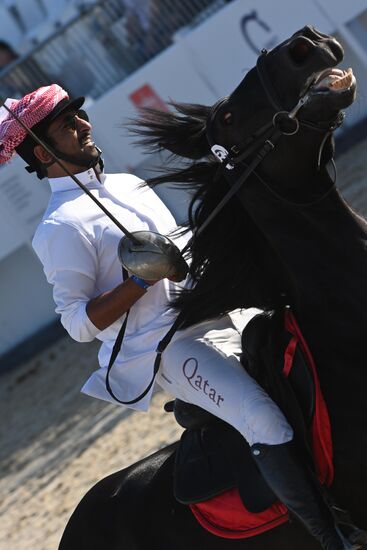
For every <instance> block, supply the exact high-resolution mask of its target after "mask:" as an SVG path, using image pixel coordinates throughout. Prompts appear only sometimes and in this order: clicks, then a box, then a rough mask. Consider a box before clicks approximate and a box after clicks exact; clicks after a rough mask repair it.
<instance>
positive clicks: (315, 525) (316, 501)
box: [251, 441, 351, 550]
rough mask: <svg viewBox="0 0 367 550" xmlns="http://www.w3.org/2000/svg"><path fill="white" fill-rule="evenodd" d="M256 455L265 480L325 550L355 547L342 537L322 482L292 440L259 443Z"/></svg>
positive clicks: (255, 457)
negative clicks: (322, 489)
mask: <svg viewBox="0 0 367 550" xmlns="http://www.w3.org/2000/svg"><path fill="white" fill-rule="evenodd" d="M251 451H252V456H253V458H254V460H255V462H256V464H257V466H258V468H259V470H260V472H261V474H262V476H263V477H264V479H265V481H266V482H267V484H268V485H269V487H270V488H271V489H272V491H273V492H274V493H275V494H276V496H277V497H278V498H279V500H280V501H281V502H283V504H285V506H287V508H288V509H289V511H290V512H292V513H293V514H294V515H295V516H296V517H297V518H298V519H299V520H300V521H301V522H302V523H303V524H304V526H305V527H306V528H307V529H308V531H309V532H310V533H311V535H313V536H314V537H315V538H316V539H317V540H318V541H319V542H320V544H321V547H322V548H324V550H345V549H350V548H351V545H350V544H349V543H348V542H347V541H345V540H344V539H342V537H341V535H340V536H339V533H338V531H337V530H336V526H335V521H334V518H333V515H332V513H331V511H330V508H329V507H328V505H327V504H326V503H325V501H324V499H323V497H322V495H321V490H320V488H319V487H318V482H317V481H316V479H314V478H313V475H312V474H311V472H309V471H308V470H307V468H306V466H305V465H303V464H302V463H301V459H300V458H299V457H297V453H296V450H295V446H294V443H293V442H292V441H290V442H288V443H283V444H281V445H264V444H259V443H256V444H254V445H253V446H252V447H251Z"/></svg>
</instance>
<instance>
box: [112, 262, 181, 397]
mask: <svg viewBox="0 0 367 550" xmlns="http://www.w3.org/2000/svg"><path fill="white" fill-rule="evenodd" d="M127 276H128V273H127V271H126V270H125V268H123V277H124V281H125V280H126V278H127ZM129 313H130V310H128V311H127V312H126V315H125V319H124V322H123V323H122V325H121V328H120V330H119V333H118V335H117V338H116V341H115V343H114V346H113V348H112V352H111V357H110V361H109V363H108V367H107V373H106V389H107V391H108V393H109V394H110V396H111V397H112V398H113V399H114V400H115V401H117V402H118V403H121V405H134V404H135V403H137V402H138V401H140V400H141V399H143V398H144V397H145V396H146V395H147V393H148V392H149V391H150V389H151V387H152V386H153V384H154V380H155V377H156V375H157V373H158V371H159V367H160V365H161V359H162V353H163V352H164V350H165V349H166V347H167V346H168V344H169V343H170V341H171V340H172V338H173V336H174V334H175V332H176V331H177V330H178V329H179V328H180V325H181V324H182V320H183V315H182V312H180V313H179V314H178V316H177V317H176V320H175V322H174V323H173V325H172V326H171V328H170V329H169V331H168V332H167V334H166V335H165V336H164V337H163V338H162V340H161V341H160V342H159V344H158V346H157V349H156V358H155V361H154V367H153V374H152V378H151V380H150V382H149V384H148V386H147V387H146V388H145V390H144V391H143V392H142V393H141V394H140V395H138V397H135V399H131V401H122V400H121V399H119V398H118V397H117V396H116V395H115V393H114V392H113V390H112V388H111V384H110V374H111V369H112V367H113V364H114V363H115V361H116V357H117V356H118V354H119V353H120V350H121V346H122V342H123V339H124V336H125V332H126V326H127V320H128V318H129Z"/></svg>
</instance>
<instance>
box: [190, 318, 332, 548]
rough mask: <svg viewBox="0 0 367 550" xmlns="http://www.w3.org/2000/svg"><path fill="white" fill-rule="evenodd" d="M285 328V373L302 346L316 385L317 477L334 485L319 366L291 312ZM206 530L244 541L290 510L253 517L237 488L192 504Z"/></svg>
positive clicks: (277, 522)
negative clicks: (317, 366) (286, 343)
mask: <svg viewBox="0 0 367 550" xmlns="http://www.w3.org/2000/svg"><path fill="white" fill-rule="evenodd" d="M284 322H285V329H286V331H287V332H289V333H290V335H291V339H290V341H289V343H288V346H287V348H286V350H285V353H284V367H283V373H284V375H285V376H288V375H289V373H290V372H291V369H292V366H293V361H294V355H295V352H296V349H297V346H300V349H301V350H302V352H303V354H304V357H305V358H306V360H307V363H308V365H309V368H310V370H311V373H312V376H313V380H314V385H315V411H314V416H313V421H312V447H313V449H312V450H313V455H314V460H315V466H316V470H317V474H318V478H319V480H320V482H321V483H322V484H326V485H331V483H332V481H333V478H334V466H333V445H332V438H331V427H330V419H329V414H328V410H327V407H326V403H325V400H324V398H323V395H322V392H321V388H320V383H319V379H318V376H317V370H316V365H315V362H314V359H313V357H312V354H311V352H310V349H309V347H308V345H307V343H306V341H305V339H304V338H303V335H302V333H301V330H300V328H299V326H298V324H297V321H296V319H295V317H294V315H293V314H292V312H291V311H290V310H289V309H287V310H286V311H285V319H284ZM190 508H191V511H192V513H193V514H194V516H195V517H196V519H197V520H198V522H199V523H200V525H201V526H202V527H204V529H206V530H207V531H209V532H210V533H212V534H214V535H217V536H219V537H223V538H227V539H241V538H248V537H253V536H255V535H259V534H261V533H264V532H265V531H268V530H270V529H273V528H274V527H277V526H278V525H281V524H282V523H285V522H286V521H288V517H289V516H288V511H287V508H286V507H285V506H284V504H282V503H281V502H276V503H275V504H273V505H272V506H271V507H270V508H267V509H266V510H264V511H263V512H260V513H257V514H254V513H252V512H249V511H248V510H247V509H246V508H245V506H244V505H243V503H242V501H241V498H240V495H239V493H238V490H237V489H231V490H230V491H226V492H224V493H222V494H220V495H217V496H216V497H213V498H211V499H209V500H207V501H205V502H200V503H197V504H191V505H190Z"/></svg>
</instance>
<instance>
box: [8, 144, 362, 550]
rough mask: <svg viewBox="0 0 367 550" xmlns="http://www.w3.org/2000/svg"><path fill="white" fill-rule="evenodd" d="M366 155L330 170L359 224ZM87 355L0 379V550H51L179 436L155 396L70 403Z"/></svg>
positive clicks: (85, 349) (79, 349) (64, 351)
mask: <svg viewBox="0 0 367 550" xmlns="http://www.w3.org/2000/svg"><path fill="white" fill-rule="evenodd" d="M366 148H367V141H364V142H361V143H359V144H358V145H357V146H355V147H354V148H353V149H352V150H351V151H349V152H348V153H347V154H346V155H344V156H343V157H341V158H340V159H339V160H338V171H339V177H338V181H339V182H340V184H341V187H342V189H343V192H344V194H345V196H346V197H347V199H348V200H349V201H350V202H352V204H353V205H354V206H355V207H356V208H357V210H358V211H359V212H360V213H363V214H364V215H366V214H367V193H366V191H365V190H366V184H367V155H366V154H365V151H366ZM97 349H98V343H91V344H77V343H75V342H73V341H72V340H70V339H69V338H64V339H62V340H60V341H58V342H57V343H56V344H54V345H52V346H51V347H49V348H48V349H47V350H45V351H43V352H41V353H40V354H38V355H37V356H36V357H34V358H33V359H32V360H30V361H28V362H27V363H25V364H23V365H21V366H19V367H18V368H16V369H14V370H13V371H11V372H8V373H7V374H4V375H2V376H1V378H0V418H1V424H0V441H1V445H0V495H1V496H0V550H55V549H56V548H57V545H58V541H59V539H60V536H61V533H62V531H63V528H64V526H65V524H66V522H67V519H68V517H69V516H70V514H71V512H72V511H73V509H74V508H75V506H76V504H77V503H78V502H79V500H80V499H81V497H82V496H83V495H84V494H85V493H86V491H87V490H88V489H89V488H90V487H91V486H92V485H94V484H95V483H96V482H97V481H98V480H99V479H101V478H102V477H104V476H106V475H108V474H110V473H111V472H114V471H116V470H119V469H121V468H123V467H125V466H128V465H129V464H131V463H133V462H136V461H137V460H138V459H140V458H141V457H143V456H146V455H149V454H151V453H152V452H154V451H155V450H157V449H158V448H160V447H162V446H164V445H166V444H168V443H171V442H172V441H174V440H175V439H177V438H178V436H179V433H180V429H179V427H178V426H177V425H176V423H175V422H174V420H173V418H172V416H171V415H169V414H167V413H164V412H163V404H164V402H165V401H167V400H168V397H167V396H165V395H164V394H163V392H160V393H157V394H156V395H155V397H154V399H153V403H152V406H151V409H150V411H149V413H147V414H144V413H131V412H129V411H127V410H126V409H123V408H120V407H117V406H114V405H109V404H105V403H103V402H101V401H98V400H95V399H92V398H89V397H87V396H84V395H82V394H80V393H79V388H80V387H81V385H82V384H83V382H84V380H85V379H86V378H87V376H88V375H89V373H90V372H92V371H93V370H94V369H95V368H96V367H97V363H96V354H97Z"/></svg>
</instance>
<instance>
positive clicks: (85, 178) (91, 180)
mask: <svg viewBox="0 0 367 550" xmlns="http://www.w3.org/2000/svg"><path fill="white" fill-rule="evenodd" d="M75 177H76V178H78V180H80V182H81V183H83V184H84V185H85V186H86V187H88V188H89V189H97V188H100V187H101V186H103V183H104V180H105V179H106V176H105V174H103V173H101V174H99V178H100V180H101V181H99V180H98V178H97V176H96V173H95V171H94V170H93V168H89V169H88V170H85V172H80V173H79V174H75ZM48 181H49V184H50V187H51V191H52V192H53V193H56V192H58V191H72V190H76V189H80V187H79V186H78V184H76V183H75V181H74V180H73V179H72V178H71V177H70V176H65V177H62V178H49V179H48Z"/></svg>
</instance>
